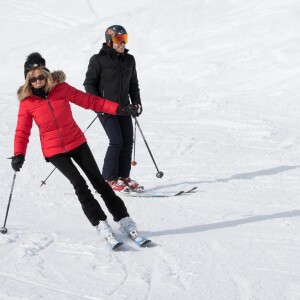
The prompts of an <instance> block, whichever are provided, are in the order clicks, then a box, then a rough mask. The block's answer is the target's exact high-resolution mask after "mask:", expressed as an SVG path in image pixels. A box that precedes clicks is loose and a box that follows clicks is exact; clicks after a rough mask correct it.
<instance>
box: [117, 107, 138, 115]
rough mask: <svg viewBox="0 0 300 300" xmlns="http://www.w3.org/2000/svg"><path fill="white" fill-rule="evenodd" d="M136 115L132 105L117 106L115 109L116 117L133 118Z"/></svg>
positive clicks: (135, 108) (135, 109)
mask: <svg viewBox="0 0 300 300" xmlns="http://www.w3.org/2000/svg"><path fill="white" fill-rule="evenodd" d="M136 114H137V107H136V106H135V105H133V104H128V105H125V106H122V105H119V106H118V108H117V115H118V116H134V115H136Z"/></svg>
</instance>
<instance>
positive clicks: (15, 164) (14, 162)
mask: <svg viewBox="0 0 300 300" xmlns="http://www.w3.org/2000/svg"><path fill="white" fill-rule="evenodd" d="M24 161H25V157H24V155H23V154H18V155H16V156H13V157H12V158H11V166H12V168H13V169H14V170H15V171H17V172H18V171H20V169H21V168H22V166H23V164H24Z"/></svg>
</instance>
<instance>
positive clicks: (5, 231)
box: [0, 171, 17, 234]
mask: <svg viewBox="0 0 300 300" xmlns="http://www.w3.org/2000/svg"><path fill="white" fill-rule="evenodd" d="M16 175H17V172H16V171H15V173H14V177H13V181H12V185H11V189H10V194H9V198H8V204H7V209H6V215H5V220H4V225H3V227H2V228H1V230H0V231H1V233H3V234H5V233H7V228H6V227H5V225H6V220H7V216H8V212H9V207H10V202H11V198H12V194H13V190H14V185H15V181H16Z"/></svg>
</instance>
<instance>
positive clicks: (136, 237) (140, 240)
mask: <svg viewBox="0 0 300 300" xmlns="http://www.w3.org/2000/svg"><path fill="white" fill-rule="evenodd" d="M128 236H129V238H130V239H131V240H133V241H134V242H135V243H136V245H138V246H139V247H145V246H146V245H147V244H149V243H150V242H151V240H149V239H148V238H147V237H145V236H143V235H141V234H139V233H138V232H137V231H136V230H133V231H131V232H130V233H129V234H128Z"/></svg>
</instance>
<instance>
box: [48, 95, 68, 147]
mask: <svg viewBox="0 0 300 300" xmlns="http://www.w3.org/2000/svg"><path fill="white" fill-rule="evenodd" d="M46 101H47V104H48V106H49V108H50V111H51V114H52V117H53V120H54V123H55V125H56V127H57V131H58V135H59V138H60V142H61V147H62V148H63V149H64V153H66V152H67V151H66V148H65V143H64V139H63V136H62V133H61V130H60V128H59V125H58V122H57V119H56V117H55V114H54V109H53V107H52V105H51V104H50V101H49V99H48V96H46Z"/></svg>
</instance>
